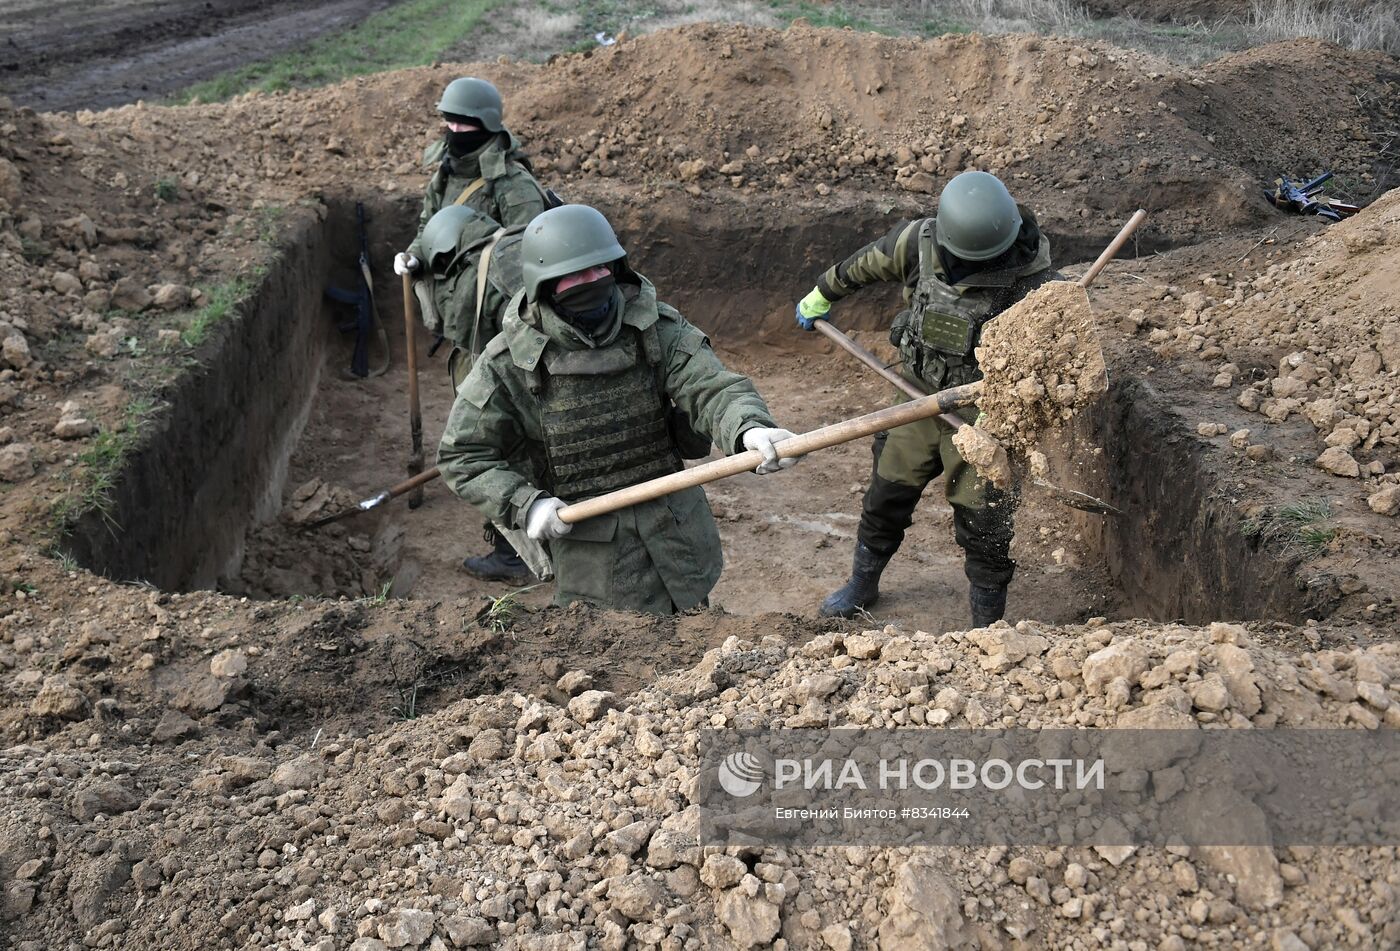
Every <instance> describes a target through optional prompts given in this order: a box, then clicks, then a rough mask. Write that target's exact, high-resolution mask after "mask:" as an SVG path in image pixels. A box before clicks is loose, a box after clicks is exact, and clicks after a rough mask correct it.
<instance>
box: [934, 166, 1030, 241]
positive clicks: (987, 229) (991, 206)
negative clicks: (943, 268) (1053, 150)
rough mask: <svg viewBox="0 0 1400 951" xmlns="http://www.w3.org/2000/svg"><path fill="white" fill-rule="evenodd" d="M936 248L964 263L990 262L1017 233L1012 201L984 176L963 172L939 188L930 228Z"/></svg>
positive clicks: (1018, 214)
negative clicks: (935, 209)
mask: <svg viewBox="0 0 1400 951" xmlns="http://www.w3.org/2000/svg"><path fill="white" fill-rule="evenodd" d="M934 232H935V237H936V238H937V240H938V244H939V246H940V247H942V248H943V249H944V250H946V251H947V252H948V253H949V254H952V255H953V256H955V257H958V258H961V259H963V260H964V261H990V260H991V259H992V258H994V257H997V256H999V255H1000V254H1002V253H1003V252H1005V251H1006V249H1007V248H1009V247H1011V245H1012V243H1014V242H1015V240H1016V236H1017V235H1018V234H1020V233H1021V211H1020V209H1019V208H1017V207H1016V200H1015V199H1014V198H1012V197H1011V193H1010V192H1009V191H1007V190H1006V186H1005V185H1003V184H1002V183H1001V179H999V178H997V177H996V176H995V175H991V174H988V173H987V172H963V173H962V174H961V175H955V176H954V177H953V179H952V180H951V181H949V182H948V184H947V185H945V186H943V194H941V195H939V196H938V218H937V223H936V225H935V227H934Z"/></svg>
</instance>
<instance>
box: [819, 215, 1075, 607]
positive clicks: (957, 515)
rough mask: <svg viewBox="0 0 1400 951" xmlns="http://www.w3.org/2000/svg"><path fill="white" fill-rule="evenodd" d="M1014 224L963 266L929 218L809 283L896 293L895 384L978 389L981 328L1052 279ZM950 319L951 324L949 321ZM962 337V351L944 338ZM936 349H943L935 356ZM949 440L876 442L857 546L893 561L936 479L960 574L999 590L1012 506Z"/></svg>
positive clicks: (927, 436) (912, 431)
mask: <svg viewBox="0 0 1400 951" xmlns="http://www.w3.org/2000/svg"><path fill="white" fill-rule="evenodd" d="M1018 208H1019V210H1020V212H1021V217H1022V224H1021V230H1020V233H1019V234H1018V235H1017V237H1016V240H1015V242H1014V243H1013V244H1012V245H1011V247H1010V248H1009V249H1008V250H1007V251H1006V252H1005V253H1003V254H1002V255H1001V256H1000V257H998V258H995V259H993V260H991V261H987V262H985V263H981V264H976V265H972V264H969V263H968V262H955V266H957V267H958V268H959V270H958V271H956V272H954V273H949V264H950V259H949V258H948V256H947V255H946V254H945V253H944V252H943V251H942V249H940V247H939V246H938V244H937V242H936V240H935V234H934V225H935V219H934V218H922V219H919V220H917V221H914V222H910V223H901V224H900V225H898V226H897V227H896V228H895V229H894V230H892V231H891V232H890V233H889V234H887V235H885V236H884V237H883V238H881V239H879V240H878V241H876V242H874V243H872V244H869V245H866V246H865V247H863V248H861V249H860V250H859V251H857V252H856V253H855V254H852V255H851V256H850V257H848V258H847V259H846V260H844V261H842V262H841V263H840V264H838V265H836V266H835V267H832V268H830V269H829V270H828V271H827V272H826V273H825V274H823V275H822V276H821V278H820V279H819V280H818V281H817V289H818V290H820V291H821V293H822V296H823V297H825V298H826V299H827V300H829V301H837V300H840V299H841V298H843V297H846V296H848V295H850V294H852V293H854V292H855V291H857V290H859V289H860V288H862V287H865V286H866V285H868V284H873V283H876V282H880V281H892V282H898V283H900V284H903V285H904V300H905V302H906V304H907V305H908V308H907V309H906V310H904V311H901V312H900V314H899V315H898V317H896V318H895V321H894V325H893V327H892V328H891V331H890V342H891V343H893V344H894V345H895V347H897V348H898V350H899V353H900V356H901V357H902V359H903V366H902V369H901V373H902V375H904V376H905V377H906V378H907V379H910V380H912V381H914V382H916V383H918V384H919V385H920V386H922V387H924V388H925V389H927V390H929V391H930V392H933V391H936V390H941V389H945V388H947V387H950V386H958V385H961V384H963V383H971V382H972V381H974V380H978V379H981V376H982V372H981V370H980V369H979V368H978V366H977V360H976V357H975V356H974V355H973V352H972V348H973V347H975V346H976V343H977V336H978V334H979V333H980V329H981V326H982V325H983V324H985V323H986V322H987V321H989V320H991V319H992V318H994V317H995V316H996V315H997V314H999V313H1001V312H1002V311H1003V310H1005V309H1006V308H1008V307H1010V306H1011V305H1012V304H1014V303H1016V302H1017V301H1018V300H1020V299H1021V298H1022V297H1024V296H1026V294H1028V293H1030V292H1031V291H1032V290H1033V289H1035V288H1036V287H1039V286H1040V285H1041V284H1044V283H1045V282H1046V281H1050V280H1054V279H1057V278H1058V277H1059V275H1058V274H1057V273H1056V272H1055V271H1054V270H1053V269H1052V268H1051V265H1050V242H1049V240H1048V239H1046V238H1045V236H1044V235H1042V234H1041V232H1040V227H1039V225H1038V224H1037V223H1036V220H1035V216H1034V214H1032V213H1031V211H1030V210H1029V209H1028V208H1025V207H1024V206H1018ZM949 318H952V319H949ZM967 328H971V334H970V338H969V339H967V340H966V342H965V353H962V354H959V353H950V352H947V351H948V350H958V349H963V348H961V347H958V346H955V345H952V341H953V338H956V337H958V336H960V335H961V334H963V333H964V332H965V331H966V329H967ZM934 340H936V341H937V342H938V343H939V345H940V347H941V348H942V349H935V347H934V346H931V345H930V341H934ZM953 433H954V430H953V429H952V428H951V427H950V426H948V425H947V424H945V423H943V422H942V421H941V420H939V419H937V418H932V419H927V420H923V421H921V422H917V423H913V424H911V425H908V426H900V427H898V428H897V429H893V430H891V431H889V432H888V433H881V434H880V435H878V436H876V437H875V441H874V446H873V451H874V457H875V458H874V464H873V467H872V471H871V476H870V486H869V488H868V489H867V490H866V493H865V499H864V502H863V504H862V507H861V518H860V529H859V532H858V537H859V540H860V542H861V543H863V544H864V545H866V546H867V547H869V548H870V549H872V550H873V551H875V552H877V553H879V554H880V555H883V556H889V555H892V554H893V553H894V552H895V551H896V550H897V549H898V548H899V546H900V544H901V543H902V542H903V540H904V533H905V531H906V530H907V529H908V528H909V526H910V525H911V524H913V516H914V509H915V508H916V507H917V506H918V503H919V497H920V496H921V495H922V494H923V491H924V488H925V487H926V486H927V485H928V484H929V483H930V482H932V481H933V480H934V479H936V478H938V476H939V475H942V476H944V492H945V493H946V495H947V498H948V502H949V504H950V505H952V507H953V531H954V535H955V537H956V538H957V542H958V544H959V545H960V546H961V547H962V548H963V550H964V552H965V553H966V562H965V571H966V573H967V577H968V580H969V581H971V582H972V583H973V584H974V585H982V586H986V587H1004V586H1005V585H1006V584H1007V583H1009V582H1010V580H1011V576H1012V574H1013V572H1014V571H1015V563H1014V562H1013V561H1012V560H1011V536H1012V533H1013V530H1014V529H1013V523H1012V518H1013V514H1014V510H1015V498H1014V497H1013V496H1012V495H1010V494H1008V493H1004V492H1001V491H999V490H997V489H996V488H994V487H993V486H991V485H990V484H988V483H987V482H986V480H984V479H982V478H981V477H979V476H978V475H977V472H976V470H975V469H974V468H973V467H972V466H970V465H968V464H967V463H966V462H964V461H963V459H962V457H961V456H960V455H959V454H958V451H957V449H956V448H955V447H954V446H953V442H952V436H953Z"/></svg>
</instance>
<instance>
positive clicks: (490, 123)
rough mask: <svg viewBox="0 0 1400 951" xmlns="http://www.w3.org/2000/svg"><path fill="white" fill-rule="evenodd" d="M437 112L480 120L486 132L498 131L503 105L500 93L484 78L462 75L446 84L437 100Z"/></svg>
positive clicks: (501, 126) (499, 129)
mask: <svg viewBox="0 0 1400 951" xmlns="http://www.w3.org/2000/svg"><path fill="white" fill-rule="evenodd" d="M437 108H438V112H441V113H444V114H447V115H453V116H469V117H471V118H473V119H477V120H479V121H480V122H481V125H482V127H483V128H485V129H486V130H487V131H488V132H500V131H501V130H502V129H503V128H505V127H504V126H503V125H501V113H502V111H503V110H504V108H505V106H504V104H503V103H502V102H501V93H500V90H498V89H497V88H496V87H495V86H493V85H491V84H490V83H488V82H487V81H486V80H484V79H477V78H475V77H473V76H463V77H462V78H461V79H454V80H452V82H450V83H448V84H447V88H446V89H444V90H443V91H442V98H441V99H440V100H438V104H437Z"/></svg>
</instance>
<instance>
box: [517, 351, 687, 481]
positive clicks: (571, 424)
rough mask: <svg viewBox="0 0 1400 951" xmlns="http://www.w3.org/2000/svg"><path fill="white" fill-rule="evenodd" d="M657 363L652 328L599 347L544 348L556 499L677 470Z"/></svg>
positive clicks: (542, 399) (544, 412) (543, 385)
mask: <svg viewBox="0 0 1400 951" xmlns="http://www.w3.org/2000/svg"><path fill="white" fill-rule="evenodd" d="M653 351H654V352H653ZM660 361H661V345H660V341H659V340H658V339H657V335H656V333H655V331H652V332H650V333H648V332H641V333H627V334H626V335H625V336H624V337H623V338H622V339H621V340H619V341H618V342H617V343H614V344H613V345H612V346H609V347H606V348H604V349H600V350H567V351H560V350H553V349H549V350H546V352H545V356H544V372H543V373H541V374H540V378H539V392H538V394H537V397H538V399H539V407H540V422H541V427H542V429H543V434H544V444H545V461H546V467H547V472H548V476H547V479H548V487H549V489H550V491H551V492H552V493H553V494H554V495H555V496H557V497H558V498H561V499H563V500H565V501H577V500H579V499H583V498H590V497H592V496H596V495H602V494H603V493H606V492H611V491H613V490H615V489H621V488H623V487H625V486H629V485H635V484H636V483H638V482H643V481H645V480H647V479H654V478H656V477H658V476H663V475H669V474H670V473H672V472H678V471H680V469H681V468H682V463H681V455H680V451H679V449H678V448H677V445H676V440H675V438H674V436H673V435H672V433H671V428H670V426H669V425H668V414H669V404H668V401H667V399H666V397H665V393H664V391H662V390H661V389H660V387H659V385H658V379H657V373H656V370H655V367H656V366H657V365H659V364H660Z"/></svg>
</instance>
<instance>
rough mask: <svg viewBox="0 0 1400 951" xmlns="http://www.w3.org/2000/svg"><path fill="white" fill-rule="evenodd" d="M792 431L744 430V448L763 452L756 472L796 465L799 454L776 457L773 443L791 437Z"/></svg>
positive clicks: (788, 467) (766, 472) (776, 452)
mask: <svg viewBox="0 0 1400 951" xmlns="http://www.w3.org/2000/svg"><path fill="white" fill-rule="evenodd" d="M792 437H793V433H790V432H788V431H787V430H786V429H765V428H763V427H759V428H758V429H746V430H744V448H745V449H757V450H758V451H759V452H761V453H763V462H761V463H759V466H758V468H757V469H755V470H754V472H757V473H758V474H759V475H767V474H768V473H770V472H777V471H778V470H779V469H791V468H792V467H793V466H795V465H797V460H798V459H800V458H802V457H801V456H790V457H788V458H787V459H779V458H778V450H777V449H776V448H774V446H773V444H774V443H778V442H782V441H783V440H784V439H791V438H792Z"/></svg>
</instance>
